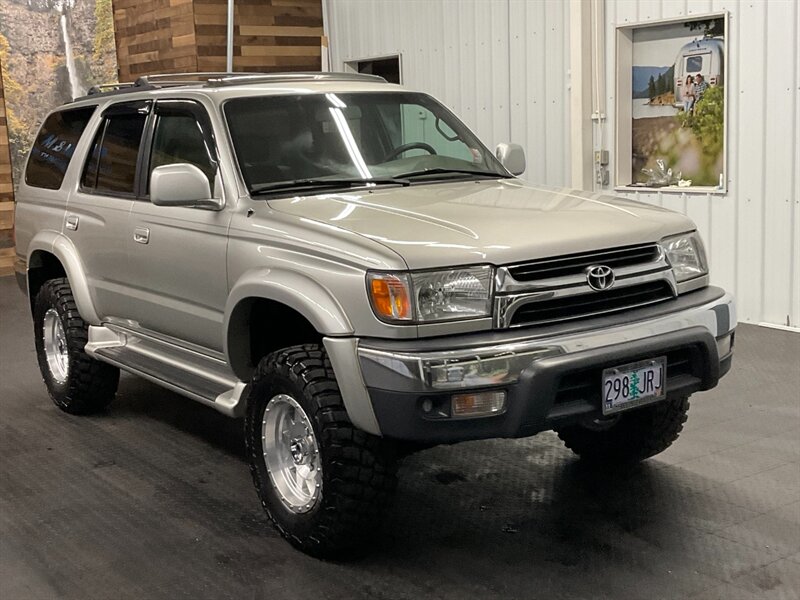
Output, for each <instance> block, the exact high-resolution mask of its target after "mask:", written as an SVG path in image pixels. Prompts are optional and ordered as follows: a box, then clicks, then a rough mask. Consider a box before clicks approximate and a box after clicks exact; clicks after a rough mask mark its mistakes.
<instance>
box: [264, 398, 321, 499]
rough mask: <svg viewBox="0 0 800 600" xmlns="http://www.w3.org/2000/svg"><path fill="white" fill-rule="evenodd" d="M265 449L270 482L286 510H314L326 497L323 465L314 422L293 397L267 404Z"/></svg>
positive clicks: (273, 400) (276, 399) (265, 413)
mask: <svg viewBox="0 0 800 600" xmlns="http://www.w3.org/2000/svg"><path fill="white" fill-rule="evenodd" d="M261 445H262V448H263V451H264V463H265V464H266V466H267V473H269V478H270V482H271V483H272V486H273V487H274V488H275V490H276V491H277V492H278V495H279V496H280V498H281V500H282V501H283V504H284V505H285V506H286V508H288V509H289V510H290V511H292V512H294V513H304V512H307V511H309V510H311V508H312V507H313V506H314V505H315V504H316V502H317V500H319V497H320V495H321V493H322V461H321V460H320V455H319V446H318V445H317V438H316V436H315V435H314V429H313V427H312V426H311V421H310V420H309V418H308V415H306V412H305V411H304V410H303V407H302V406H300V404H298V403H297V401H296V400H295V399H294V398H292V397H291V396H289V395H287V394H278V395H277V396H273V398H272V399H271V400H270V401H269V402H268V403H267V407H266V409H265V410H264V417H263V419H262V421H261Z"/></svg>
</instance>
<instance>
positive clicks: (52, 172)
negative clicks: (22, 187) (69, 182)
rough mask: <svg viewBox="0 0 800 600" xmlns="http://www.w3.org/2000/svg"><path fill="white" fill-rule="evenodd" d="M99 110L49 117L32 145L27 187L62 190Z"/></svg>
mask: <svg viewBox="0 0 800 600" xmlns="http://www.w3.org/2000/svg"><path fill="white" fill-rule="evenodd" d="M96 108H97V107H96V106H86V107H84V108H75V109H72V110H62V111H59V112H57V113H53V114H52V115H50V116H49V117H47V119H46V120H45V122H44V124H43V125H42V128H41V129H40V130H39V135H37V136H36V141H35V142H34V143H33V148H32V149H31V156H30V158H29V159H28V166H27V168H26V169H25V183H27V184H28V185H30V186H33V187H38V188H45V189H48V190H57V189H58V188H60V187H61V183H62V182H63V181H64V175H65V174H66V172H67V167H68V166H69V163H70V161H71V160H72V154H73V152H75V146H77V144H78V140H79V139H80V137H81V135H82V134H83V131H84V129H86V125H87V124H88V123H89V119H91V118H92V115H93V114H94V111H95V109H96Z"/></svg>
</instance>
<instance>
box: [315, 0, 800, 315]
mask: <svg viewBox="0 0 800 600" xmlns="http://www.w3.org/2000/svg"><path fill="white" fill-rule="evenodd" d="M325 2H326V5H325V9H326V18H327V20H326V26H327V34H328V36H329V45H330V58H331V68H332V69H333V70H343V69H345V67H346V63H348V62H349V61H354V60H359V59H366V58H374V57H379V56H387V55H394V54H400V55H401V60H402V78H403V84H404V85H406V86H408V87H411V88H415V89H419V90H423V91H427V92H430V93H431V94H433V95H434V96H436V97H438V98H439V99H440V100H442V101H443V102H444V103H445V104H447V105H448V106H449V107H450V108H451V109H453V110H454V111H455V112H456V113H457V114H458V115H459V116H461V117H462V118H463V119H464V121H465V122H466V123H467V124H468V125H469V126H470V127H471V128H473V129H474V130H475V131H476V132H477V133H478V135H479V136H480V137H481V139H482V140H483V141H484V142H486V143H487V144H489V145H490V147H494V145H495V144H497V143H498V142H503V141H511V142H516V143H519V144H521V145H522V146H523V147H524V148H525V150H526V153H527V157H528V169H527V171H526V173H525V175H524V177H525V178H526V179H528V180H530V181H532V182H538V183H547V184H552V185H566V184H568V182H569V181H570V179H571V178H570V128H569V119H570V115H569V110H570V96H569V94H570V89H569V88H570V78H569V67H570V46H569V44H570V35H569V34H570V31H569V27H570V19H569V2H562V1H551V0H545V1H539V0H425V1H421V0H373V1H371V2H363V1H361V0H325ZM601 5H604V6H603V10H602V12H601V14H604V28H603V31H604V33H605V35H604V37H605V55H604V56H603V57H602V58H603V59H604V60H601V61H600V63H599V64H600V65H601V69H602V70H603V76H602V79H603V81H604V83H605V85H604V89H605V90H606V91H605V100H606V102H605V109H606V115H607V117H608V118H607V120H606V122H605V125H604V131H603V134H602V139H604V140H606V141H605V142H604V143H603V146H604V148H605V149H608V150H609V151H610V155H611V161H612V163H611V165H609V166H610V171H611V173H612V179H611V181H610V184H609V185H608V186H606V187H605V188H603V190H604V191H607V192H612V191H613V189H614V185H615V182H614V180H613V173H614V162H613V161H614V147H613V143H610V142H609V140H613V139H614V135H615V129H614V126H615V123H614V118H613V116H614V110H615V105H614V100H615V99H614V90H615V85H614V84H615V66H614V56H615V39H616V27H617V26H623V25H630V24H631V23H647V22H648V21H655V20H658V19H664V18H670V17H682V16H696V15H703V14H707V13H712V12H718V11H723V10H726V11H729V13H730V22H729V32H728V48H729V50H728V57H727V69H728V74H727V76H726V81H727V84H728V85H729V86H730V87H729V103H728V169H727V174H728V192H727V194H723V195H720V194H713V195H712V194H682V193H675V192H665V193H644V192H622V191H620V192H617V193H619V194H620V195H624V196H628V197H631V198H635V199H637V200H641V201H643V202H647V203H650V204H655V205H660V206H664V207H666V208H670V209H673V210H677V211H680V212H682V213H685V214H687V215H689V216H690V217H691V218H692V219H694V221H695V222H696V223H697V225H698V228H699V230H700V231H701V233H702V234H703V237H704V240H705V242H706V246H707V250H708V253H709V260H710V262H711V269H712V282H713V283H714V284H717V285H721V286H723V287H725V288H726V289H728V290H730V291H732V292H733V293H734V294H735V295H736V296H737V299H738V309H739V319H740V320H741V321H744V322H751V323H760V322H766V323H771V324H776V325H791V326H794V327H797V326H798V325H800V101H798V85H800V58H799V57H800V46H799V45H798V43H799V42H798V35H797V32H798V31H799V30H800V9H799V8H798V3H797V2H795V1H794V0H772V1H768V0H753V1H751V2H739V1H738V0H624V1H622V0H619V1H615V0H609V1H606V2H601ZM587 43H588V44H590V43H591V40H587ZM602 65H604V67H602ZM576 85H577V82H576ZM594 135H595V144H596V145H597V144H599V138H600V135H599V129H596V131H595V132H594Z"/></svg>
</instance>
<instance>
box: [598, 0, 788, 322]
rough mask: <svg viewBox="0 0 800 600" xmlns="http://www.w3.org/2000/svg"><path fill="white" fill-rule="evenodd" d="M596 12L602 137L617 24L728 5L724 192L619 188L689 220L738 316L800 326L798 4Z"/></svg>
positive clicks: (628, 4)
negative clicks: (601, 56)
mask: <svg viewBox="0 0 800 600" xmlns="http://www.w3.org/2000/svg"><path fill="white" fill-rule="evenodd" d="M605 10H606V57H607V63H606V90H608V94H609V96H608V100H607V103H608V107H607V110H608V115H609V117H610V120H609V123H608V128H607V130H606V139H613V132H614V119H613V117H614V98H613V94H614V64H613V57H614V47H615V32H616V28H617V27H619V26H624V25H626V24H630V23H640V22H647V21H653V20H657V19H665V18H671V17H682V16H687V15H688V16H692V15H702V14H706V13H711V12H718V11H722V10H727V11H729V13H730V21H729V23H728V40H727V42H726V47H727V52H728V56H727V61H728V64H727V74H726V85H728V86H729V88H728V172H727V175H728V193H727V194H726V195H711V194H709V195H705V194H701V195H696V194H676V193H674V192H673V193H669V192H667V193H656V194H648V193H635V194H625V195H628V196H630V197H632V198H636V199H637V200H642V201H645V202H650V203H653V204H658V205H661V206H664V207H666V208H671V209H673V210H678V211H681V212H683V213H686V214H688V215H689V216H690V217H691V218H692V219H694V221H695V222H696V223H697V226H698V228H699V229H700V231H701V233H702V234H703V237H704V240H705V242H706V247H707V249H708V252H709V256H710V262H711V272H712V279H713V281H714V283H716V284H719V285H721V286H723V287H725V288H727V289H730V290H732V291H733V292H734V293H735V294H736V296H737V300H738V309H739V319H740V320H741V321H749V322H755V323H758V322H762V321H764V322H768V323H774V324H781V325H786V324H791V325H792V326H795V327H797V326H800V100H799V99H798V96H800V94H799V93H798V89H800V87H799V86H800V42H799V41H798V31H800V7H799V6H798V2H797V1H796V0H750V1H749V2H744V1H741V2H740V1H738V0H713V1H712V0H688V1H684V0H625V1H618V2H615V1H608V2H606V9H605ZM608 136H612V137H611V138H609V137H608ZM610 149H611V150H612V151H613V148H610ZM612 160H613V153H612ZM611 172H612V173H614V168H613V165H612V169H611ZM612 183H613V182H612Z"/></svg>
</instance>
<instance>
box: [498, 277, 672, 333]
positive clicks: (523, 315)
mask: <svg viewBox="0 0 800 600" xmlns="http://www.w3.org/2000/svg"><path fill="white" fill-rule="evenodd" d="M673 297H674V296H673V294H672V288H671V287H670V285H669V283H668V282H667V281H665V280H660V281H648V282H646V283H641V284H637V285H630V286H627V287H618V288H612V289H610V290H606V291H603V292H589V293H586V294H579V295H576V296H565V297H560V298H553V299H551V300H541V301H535V300H533V301H531V302H528V303H527V304H523V305H522V306H521V307H520V308H518V309H517V311H516V312H515V313H514V315H513V317H512V318H511V323H510V326H511V327H519V326H523V325H541V324H544V323H552V322H555V321H567V320H571V319H581V318H585V317H590V316H594V315H599V314H608V313H612V312H617V311H621V310H628V309H631V308H638V307H640V306H647V305H648V304H655V303H656V302H662V301H664V300H669V299H671V298H673Z"/></svg>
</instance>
